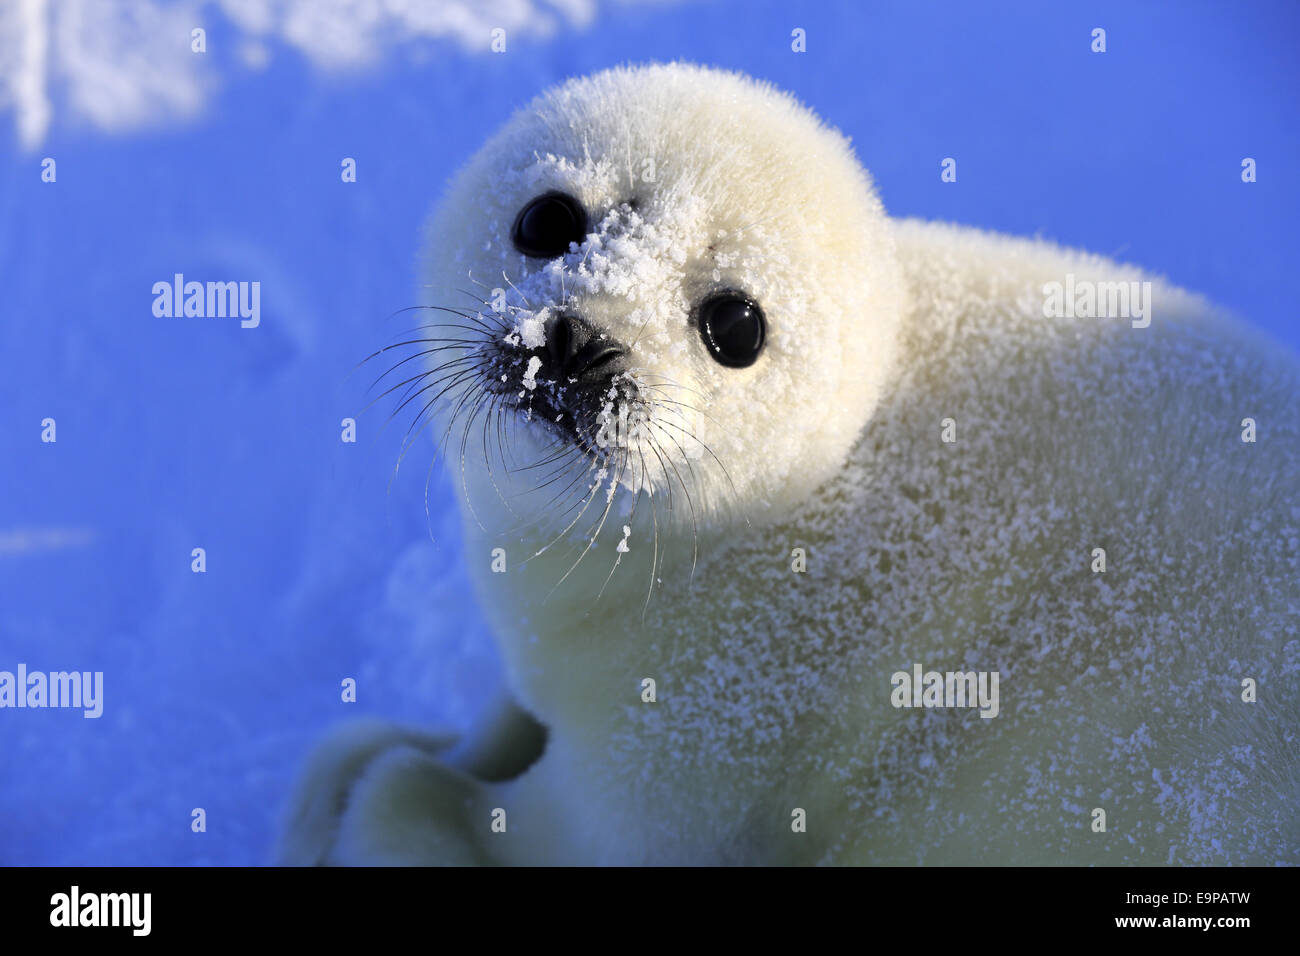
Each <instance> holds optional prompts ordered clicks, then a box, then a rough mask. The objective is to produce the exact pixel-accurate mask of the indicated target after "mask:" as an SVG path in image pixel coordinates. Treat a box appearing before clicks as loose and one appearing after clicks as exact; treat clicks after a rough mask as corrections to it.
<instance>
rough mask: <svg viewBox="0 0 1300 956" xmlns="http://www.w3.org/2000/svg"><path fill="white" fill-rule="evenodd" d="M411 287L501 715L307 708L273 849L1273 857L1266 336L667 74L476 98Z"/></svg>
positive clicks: (1291, 582)
mask: <svg viewBox="0 0 1300 956" xmlns="http://www.w3.org/2000/svg"><path fill="white" fill-rule="evenodd" d="M423 278H424V279H425V280H427V281H428V283H429V285H430V289H431V291H430V296H429V298H428V300H427V303H426V304H427V305H428V306H430V309H429V311H428V312H427V313H425V314H426V315H427V316H428V319H427V323H428V331H427V332H426V333H425V334H426V335H427V338H428V341H427V342H424V343H419V344H417V345H415V346H412V347H411V348H414V349H416V350H419V355H420V357H419V358H413V359H412V360H411V361H410V362H409V363H408V364H405V365H403V366H402V367H401V368H398V369H395V370H394V371H393V372H392V377H391V378H390V379H388V381H390V382H393V383H394V384H398V383H399V382H400V383H401V391H399V392H397V393H395V394H397V395H398V397H401V398H403V399H414V401H413V402H412V407H413V408H421V407H424V406H425V405H426V402H432V403H433V404H432V405H431V406H430V407H429V411H428V415H429V416H433V417H432V421H431V429H430V432H431V434H433V436H434V438H435V440H436V441H437V447H438V448H440V449H442V450H443V452H444V454H445V457H446V459H447V464H448V468H447V470H448V472H449V474H450V475H451V476H452V478H453V479H454V481H455V483H456V484H457V486H458V490H459V491H460V493H461V494H462V500H463V507H462V510H463V512H464V529H465V543H464V558H465V560H466V561H467V562H469V564H470V565H471V566H472V567H473V568H474V569H475V573H476V574H477V587H478V596H479V600H480V601H481V603H482V605H483V607H484V608H485V609H486V611H487V613H488V615H489V617H490V620H491V623H492V626H493V628H494V630H495V633H496V636H497V639H498V642H499V645H500V650H501V652H502V655H503V658H504V661H505V667H506V673H507V683H508V686H509V688H510V691H511V693H510V695H509V697H510V699H509V700H506V701H503V702H502V705H501V707H500V710H499V714H498V716H497V717H496V718H495V719H493V720H491V721H488V722H487V723H486V724H485V726H483V727H482V728H479V729H477V730H476V731H475V732H473V733H471V734H469V735H468V736H467V737H466V738H465V739H456V738H454V737H453V736H450V735H438V734H432V733H426V732H423V731H419V730H414V729H407V728H401V727H394V726H389V725H386V724H383V723H380V722H363V723H358V724H354V725H351V726H348V727H346V728H344V729H343V730H341V731H338V732H337V733H336V734H335V735H334V736H333V737H331V738H329V739H328V740H327V741H326V742H325V743H324V744H323V745H322V746H321V747H320V748H319V750H318V751H317V752H316V753H315V754H314V755H313V756H312V758H311V759H310V761H309V762H308V765H307V768H306V772H305V773H304V775H303V777H302V780H301V783H300V784H299V786H298V790H297V792H296V794H295V795H294V797H293V799H292V801H291V806H290V813H289V823H288V827H287V829H286V831H285V833H284V838H283V842H282V845H281V849H280V858H281V860H283V861H284V862H289V863H340V864H347V863H357V864H375V863H402V864H415V863H497V864H539V863H597V864H601V863H632V864H637V863H736V864H745V863H763V864H791V863H794V864H803V863H808V864H811V863H907V864H916V863H921V864H931V863H941V864H972V863H1024V864H1030V863H1063V864H1121V863H1122V864H1159V865H1165V864H1189V863H1222V862H1231V863H1269V864H1271V863H1298V862H1300V813H1297V810H1298V808H1300V761H1298V759H1297V751H1298V749H1300V740H1298V734H1300V719H1298V718H1300V712H1298V709H1300V692H1298V691H1300V636H1298V635H1297V626H1298V622H1300V584H1298V583H1297V582H1298V581H1300V573H1298V571H1300V543H1298V539H1300V372H1298V371H1297V362H1296V359H1295V358H1294V356H1292V355H1291V354H1289V353H1286V352H1284V351H1283V350H1281V349H1279V348H1278V347H1276V346H1273V345H1271V344H1270V343H1269V342H1267V341H1265V340H1263V339H1262V338H1260V337H1259V336H1258V335H1256V334H1255V333H1253V332H1252V331H1250V330H1249V329H1248V328H1245V327H1243V326H1240V325H1238V324H1236V323H1235V322H1234V321H1233V320H1232V319H1230V318H1228V317H1224V316H1222V315H1220V314H1218V313H1217V312H1216V310H1214V309H1213V308H1211V307H1210V306H1208V305H1207V304H1206V303H1204V302H1203V301H1202V300H1200V299H1199V298H1197V297H1195V296H1194V295H1191V294H1188V293H1186V292H1183V291H1180V290H1179V289H1177V288H1174V287H1172V286H1171V285H1169V284H1167V283H1165V282H1162V281H1160V280H1158V279H1156V278H1153V277H1151V276H1149V275H1145V274H1143V273H1141V272H1140V271H1138V270H1137V269H1134V268H1131V267H1127V266H1123V265H1119V264H1116V263H1114V262H1111V261H1108V260H1106V259H1102V258H1099V257H1097V256H1093V255H1088V254H1084V253H1080V252H1073V251H1069V250H1066V249H1062V248H1059V247H1057V246H1054V245H1051V244H1049V243H1046V242H1039V241H1028V240H1023V239H1015V238H1005V237H1001V236H997V235H991V234H988V233H984V232H980V231H976V230H973V229H969V228H957V227H953V226H948V225H935V224H927V223H922V222H914V221H896V220H891V219H890V218H888V217H887V216H886V214H885V212H884V210H883V208H882V206H881V203H880V201H879V200H878V199H877V198H876V195H875V193H874V190H873V187H872V185H871V182H870V180H869V178H868V176H867V174H866V173H865V172H864V171H863V170H862V168H861V167H860V166H859V164H858V162H857V160H856V159H855V157H854V155H853V152H852V151H851V149H850V147H849V145H848V143H847V141H846V140H845V139H844V138H842V137H841V136H840V135H839V134H838V133H836V132H835V131H833V130H831V129H829V128H827V127H826V126H823V125H822V124H821V123H820V122H819V120H818V119H817V118H815V117H814V116H813V115H812V114H811V113H810V112H809V111H808V110H806V109H805V108H803V107H802V106H800V105H799V104H798V103H797V102H796V101H795V100H794V99H792V98H791V97H789V96H787V95H785V94H783V93H781V92H778V91H777V90H775V89H773V88H771V87H770V86H767V85H763V84H761V83H756V82H754V81H752V80H750V79H748V78H746V77H744V76H741V75H737V74H732V73H724V72H718V71H714V70H710V69H703V68H698V67H694V66H686V65H676V64H675V65H654V66H647V67H642V68H624V69H615V70H611V71H608V72H604V73H600V74H597V75H594V76H591V77H587V78H582V79H576V80H573V81H570V82H567V83H565V84H563V85H562V86H560V87H558V88H556V89H553V90H551V91H549V92H547V93H545V94H543V95H542V96H541V97H540V98H538V99H537V100H536V101H534V102H533V103H532V104H531V105H530V106H528V107H527V108H526V109H524V110H522V111H520V112H519V113H518V114H516V115H515V116H514V117H513V118H512V119H511V120H510V121H509V122H508V123H507V124H506V126H505V127H504V128H503V129H502V130H501V131H500V132H499V133H497V134H496V135H495V136H494V137H493V138H492V139H491V140H490V141H489V142H488V143H487V144H486V145H485V146H484V147H483V148H482V150H481V151H480V152H479V153H478V154H477V155H476V156H475V157H474V158H473V159H472V160H471V161H470V162H469V164H468V166H467V167H466V168H465V169H464V170H463V171H462V172H461V173H460V174H459V175H458V176H457V177H456V178H455V180H454V182H453V183H452V185H451V187H450V190H449V194H448V195H447V197H446V199H445V201H444V202H443V203H442V205H441V208H440V210H439V212H438V213H437V215H436V216H435V218H434V219H433V220H432V226H431V229H430V233H429V244H428V254H427V258H426V260H425V274H424V276H423ZM1148 282H1149V283H1150V285H1149V286H1144V285H1142V283H1148ZM1118 283H1124V284H1125V285H1124V287H1123V288H1124V289H1125V290H1128V291H1130V292H1131V293H1132V299H1131V301H1129V302H1128V304H1127V309H1125V308H1124V302H1123V300H1122V299H1121V297H1120V292H1119V291H1118V290H1119V288H1120V287H1119V286H1118V285H1116V284H1118ZM1128 283H1136V284H1137V285H1128ZM1054 284H1056V285H1054ZM1058 285H1059V288H1058ZM1088 288H1091V289H1092V290H1093V293H1094V298H1093V303H1092V307H1091V311H1092V312H1094V313H1101V314H1098V315H1096V317H1092V316H1090V315H1089V314H1088V313H1089V306H1088V302H1087V300H1086V299H1085V298H1084V297H1083V293H1081V292H1080V290H1083V289H1088ZM1066 292H1068V301H1064V300H1065V299H1066V298H1067V295H1066V294H1065V293H1066ZM466 293H469V295H466ZM439 308H448V309H450V310H451V311H439ZM1117 309H1118V311H1121V312H1124V311H1127V313H1129V314H1121V315H1116V314H1114V313H1115V311H1116V310H1117ZM1045 313H1053V314H1045ZM407 338H412V336H407ZM435 349H441V351H434V350H435ZM424 350H429V352H425V351H424ZM429 353H432V354H429ZM412 367H414V369H415V370H414V371H411V369H412ZM411 376H416V377H415V378H414V380H413V381H410V384H407V383H406V381H403V380H408V379H409V378H410V377H411ZM414 389H418V391H413V390H414ZM1246 419H1251V420H1252V421H1253V423H1254V424H1253V425H1252V424H1251V423H1248V422H1246V421H1245V420H1246ZM429 420H430V419H428V418H425V419H423V420H421V421H420V424H423V422H424V421H429ZM1252 428H1253V430H1254V434H1253V436H1252V435H1251V434H1250V433H1251V430H1252ZM1250 437H1253V438H1254V439H1255V440H1254V441H1249V440H1246V439H1248V438H1250ZM1103 568H1104V570H1102V569H1103ZM917 668H919V669H920V670H921V671H922V672H923V673H924V674H925V675H927V676H925V677H923V680H922V686H918V687H916V688H906V690H907V693H906V694H904V689H905V688H904V683H905V682H904V681H903V678H910V677H911V676H912V675H913V674H914V673H915V670H916V669H917ZM930 672H935V673H938V674H939V675H940V677H941V678H944V675H946V674H948V673H950V672H951V673H954V674H956V675H958V677H957V681H956V688H955V689H957V690H960V689H961V687H962V686H965V687H967V688H968V689H969V690H970V692H971V695H972V696H973V695H974V694H975V693H976V687H977V685H976V684H975V683H974V681H975V677H974V676H972V677H971V683H965V684H964V682H965V681H966V680H967V678H966V675H978V674H984V675H986V676H987V679H988V681H989V683H987V684H984V685H978V686H979V687H981V688H983V689H985V690H996V691H997V699H996V701H990V700H986V701H984V706H969V705H970V704H971V703H972V701H971V700H969V699H968V700H966V701H965V703H966V704H967V706H945V707H940V706H928V704H933V703H936V702H938V703H946V704H957V705H960V704H961V703H962V701H961V700H960V699H959V698H957V697H956V696H955V695H953V694H952V693H950V691H951V690H952V688H949V687H948V683H947V681H946V678H944V680H945V682H944V684H943V685H942V686H941V687H938V688H936V687H934V685H933V684H932V682H931V681H930V679H929V677H928V675H929V674H930ZM992 675H997V677H998V683H997V685H996V687H993V685H992V683H991V681H992ZM651 682H653V683H651ZM1252 688H1253V689H1252ZM913 690H914V691H915V695H914V696H912V691H913ZM930 691H934V693H933V694H931V693H930ZM906 703H913V704H918V703H919V704H921V705H922V706H901V704H906ZM896 705H899V706H896ZM992 711H996V715H994V714H993V713H991V712H992Z"/></svg>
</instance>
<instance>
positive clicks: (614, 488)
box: [542, 455, 627, 604]
mask: <svg viewBox="0 0 1300 956" xmlns="http://www.w3.org/2000/svg"><path fill="white" fill-rule="evenodd" d="M626 465H627V455H623V456H622V463H621V464H620V465H619V469H618V475H617V477H615V479H614V480H613V482H612V483H611V485H610V490H609V494H608V495H607V496H606V499H605V510H604V512H603V513H602V514H601V516H600V522H599V524H597V525H596V531H595V533H594V534H591V535H588V536H587V546H586V547H585V548H583V549H582V554H580V555H578V560H577V561H574V562H573V566H572V567H571V568H569V570H567V571H565V572H564V576H563V577H561V578H560V580H558V581H556V582H555V587H553V588H551V590H550V591H549V592H548V593H547V595H546V597H545V598H543V599H542V603H543V604H545V603H546V602H547V601H548V600H550V598H551V595H552V594H554V593H555V590H556V588H558V587H559V586H560V585H561V584H563V583H564V582H565V581H566V580H567V579H568V577H569V575H570V574H572V573H573V572H574V571H575V570H576V569H577V567H578V565H580V564H581V563H582V559H583V558H585V557H586V556H587V552H589V551H590V550H591V549H592V547H593V546H594V545H595V544H596V539H597V538H599V537H600V532H601V531H602V530H603V529H604V527H605V521H606V520H608V518H609V513H610V510H611V509H612V508H613V507H614V498H615V497H616V496H617V494H618V489H619V487H620V486H621V483H622V480H623V471H624V469H625V467H626ZM597 487H599V485H597ZM584 510H585V509H584Z"/></svg>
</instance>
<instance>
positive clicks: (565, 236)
mask: <svg viewBox="0 0 1300 956" xmlns="http://www.w3.org/2000/svg"><path fill="white" fill-rule="evenodd" d="M586 237H587V214H586V213H585V212H584V211H583V209H582V206H581V205H580V204H579V203H578V200H576V199H574V198H573V197H572V196H566V195H565V194H564V193H554V192H552V193H543V194H542V195H540V196H538V197H537V198H536V199H534V200H533V201H532V202H530V203H528V204H527V205H526V206H524V208H523V209H521V210H519V215H518V216H516V217H515V225H514V229H512V230H511V233H510V238H511V239H512V240H513V241H514V244H515V248H516V249H518V250H519V251H520V252H522V253H523V254H524V255H526V256H536V257H537V258H539V259H553V258H555V257H556V256H560V255H563V254H564V253H566V252H568V251H569V243H571V242H576V243H579V244H581V243H582V240H583V239H585V238H586Z"/></svg>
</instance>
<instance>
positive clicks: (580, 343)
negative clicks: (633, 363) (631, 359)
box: [546, 312, 627, 384]
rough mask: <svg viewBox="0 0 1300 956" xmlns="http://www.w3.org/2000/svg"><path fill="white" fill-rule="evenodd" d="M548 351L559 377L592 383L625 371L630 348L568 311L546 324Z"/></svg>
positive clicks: (565, 379)
mask: <svg viewBox="0 0 1300 956" xmlns="http://www.w3.org/2000/svg"><path fill="white" fill-rule="evenodd" d="M546 354H547V357H548V358H549V359H550V362H551V366H552V368H553V369H554V372H555V376H556V378H557V379H559V380H560V381H575V382H582V383H588V384H589V383H591V382H593V381H595V380H597V379H607V378H609V377H610V376H612V375H615V374H617V373H618V372H621V371H624V366H625V365H626V361H625V360H626V357H627V349H626V348H625V347H624V346H623V345H622V344H621V343H619V342H616V341H614V339H612V338H610V337H609V336H608V335H606V334H605V333H603V332H601V331H599V330H598V329H596V328H595V327H594V326H592V325H591V324H590V323H589V322H586V321H584V320H583V319H581V318H579V317H578V316H576V315H573V314H572V313H568V312H566V313H562V314H560V315H558V316H556V317H555V318H554V319H552V320H551V321H550V322H548V323H547V325H546Z"/></svg>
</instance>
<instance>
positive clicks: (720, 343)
mask: <svg viewBox="0 0 1300 956" xmlns="http://www.w3.org/2000/svg"><path fill="white" fill-rule="evenodd" d="M699 325H700V335H702V336H703V337H704V344H705V345H706V346H708V348H709V354H710V355H712V356H713V357H714V358H715V359H716V360H717V361H718V362H719V363H721V364H722V365H726V366H728V367H730V368H745V367H746V366H747V365H753V364H754V363H755V362H756V361H758V353H759V352H761V351H763V342H764V341H765V340H766V338H767V320H766V319H764V318H763V310H762V309H760V308H759V307H758V305H757V303H755V302H752V301H750V300H749V299H747V298H745V296H743V295H741V294H740V293H739V292H719V293H717V294H715V295H711V296H709V297H708V298H707V299H705V300H704V301H703V302H702V303H701V304H700V311H699Z"/></svg>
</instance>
